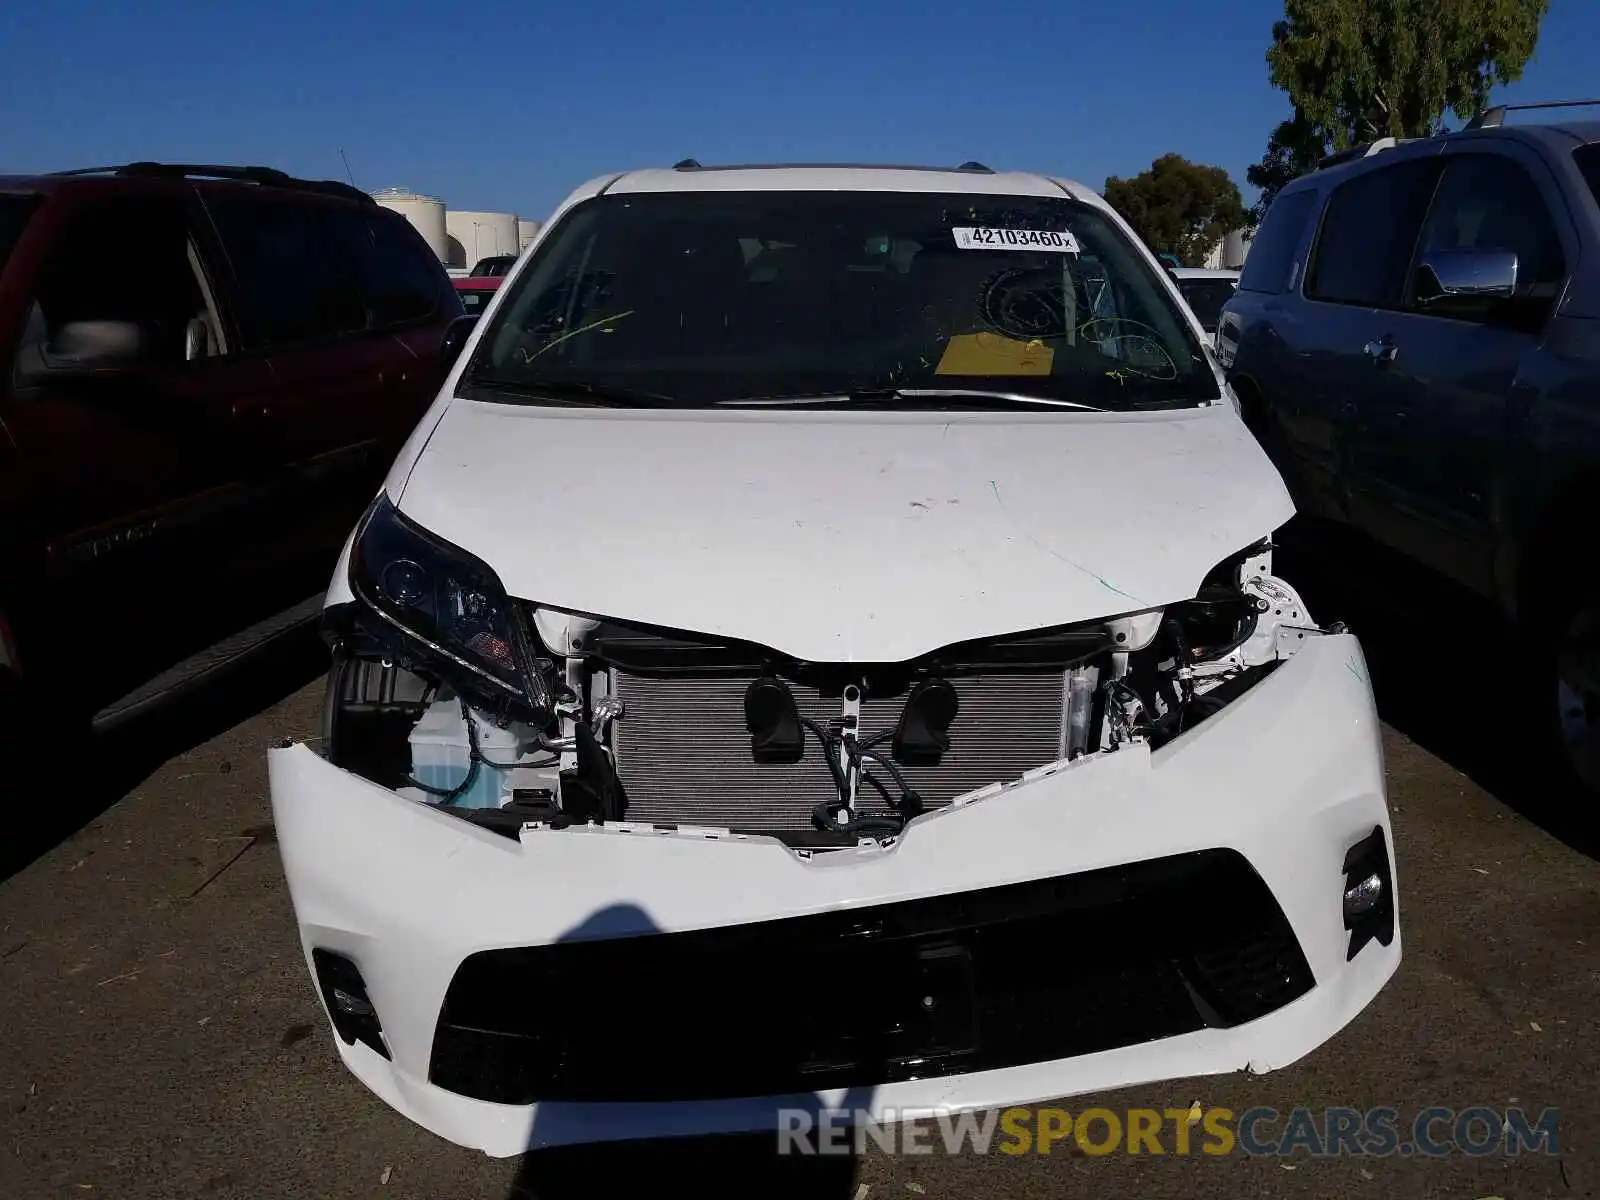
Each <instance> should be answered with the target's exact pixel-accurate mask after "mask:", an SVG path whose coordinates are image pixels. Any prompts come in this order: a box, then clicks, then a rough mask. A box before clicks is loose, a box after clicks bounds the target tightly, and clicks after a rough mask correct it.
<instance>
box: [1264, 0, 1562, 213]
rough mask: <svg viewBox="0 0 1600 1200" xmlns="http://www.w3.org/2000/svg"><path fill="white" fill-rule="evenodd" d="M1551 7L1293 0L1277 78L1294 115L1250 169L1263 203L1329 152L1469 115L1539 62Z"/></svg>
mask: <svg viewBox="0 0 1600 1200" xmlns="http://www.w3.org/2000/svg"><path fill="white" fill-rule="evenodd" d="M1549 7H1550V0H1285V2H1284V19H1283V20H1281V21H1279V22H1278V23H1277V24H1276V25H1274V26H1273V28H1272V46H1271V48H1270V49H1268V51H1267V77H1268V79H1269V80H1271V82H1272V85H1273V86H1274V87H1276V88H1278V89H1279V90H1281V91H1283V92H1286V93H1287V94H1288V96H1289V100H1290V102H1291V103H1292V104H1293V105H1294V111H1295V115H1294V117H1293V118H1291V119H1290V120H1289V121H1286V122H1284V123H1283V124H1281V125H1279V126H1278V128H1277V129H1275V130H1274V131H1273V134H1272V137H1271V138H1270V139H1269V140H1268V143H1267V152H1266V154H1265V155H1263V156H1262V159H1261V162H1260V163H1259V164H1257V166H1256V167H1254V168H1252V169H1251V172H1250V175H1249V179H1250V182H1251V183H1252V184H1253V185H1255V186H1257V187H1260V188H1261V189H1262V191H1263V201H1264V203H1260V204H1258V205H1257V206H1256V209H1255V210H1254V211H1253V213H1252V215H1253V216H1259V214H1260V213H1262V212H1264V211H1265V204H1266V203H1270V202H1271V197H1272V196H1274V195H1276V194H1277V190H1278V188H1281V187H1282V186H1283V184H1285V183H1287V182H1288V181H1289V180H1290V179H1293V178H1295V176H1297V175H1301V174H1304V173H1305V172H1306V171H1308V170H1310V169H1311V168H1313V167H1315V166H1316V160H1317V159H1318V158H1320V157H1321V156H1322V154H1325V153H1327V152H1329V151H1330V150H1344V149H1347V148H1349V147H1350V146H1354V145H1356V144H1358V143H1360V142H1366V141H1373V140H1375V139H1377V138H1381V137H1397V138H1408V137H1410V138H1414V137H1427V136H1429V135H1430V134H1434V133H1438V132H1440V131H1441V130H1442V129H1443V128H1444V116H1445V114H1446V113H1447V112H1450V113H1454V114H1455V115H1456V116H1457V117H1462V118H1468V117H1471V116H1472V115H1473V114H1475V113H1477V112H1478V111H1479V110H1481V109H1482V108H1483V107H1484V106H1485V105H1486V104H1487V103H1488V101H1489V93H1490V91H1491V89H1492V88H1494V87H1495V86H1496V85H1497V84H1501V85H1503V84H1508V83H1514V82H1516V81H1517V80H1518V79H1520V78H1521V77H1522V71H1523V68H1524V67H1526V66H1527V64H1528V60H1529V59H1530V58H1531V57H1532V56H1533V51H1534V48H1535V47H1536V46H1537V45H1538V41H1539V25H1540V22H1542V21H1543V20H1544V15H1545V13H1546V12H1547V11H1548V10H1549Z"/></svg>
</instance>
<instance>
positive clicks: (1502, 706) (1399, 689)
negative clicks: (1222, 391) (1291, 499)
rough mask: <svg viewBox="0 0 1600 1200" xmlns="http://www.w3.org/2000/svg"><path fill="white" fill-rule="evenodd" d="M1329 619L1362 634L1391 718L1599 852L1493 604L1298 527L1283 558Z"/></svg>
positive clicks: (1591, 820)
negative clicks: (1530, 730) (1549, 775)
mask: <svg viewBox="0 0 1600 1200" xmlns="http://www.w3.org/2000/svg"><path fill="white" fill-rule="evenodd" d="M1275 565H1276V567H1277V569H1278V571H1279V573H1280V574H1281V575H1282V576H1283V577H1284V578H1285V579H1288V580H1290V581H1291V582H1293V583H1294V585H1295V586H1296V587H1297V588H1299V589H1300V591H1301V594H1302V595H1303V596H1304V597H1305V600H1306V604H1307V606H1308V607H1309V608H1310V610H1311V614H1312V617H1313V618H1314V619H1315V620H1316V621H1318V622H1319V623H1321V624H1324V625H1326V624H1329V623H1330V622H1333V621H1343V622H1345V623H1346V624H1347V625H1348V626H1349V627H1350V629H1351V632H1353V633H1355V634H1356V635H1357V636H1358V637H1359V638H1360V639H1361V644H1362V649H1363V650H1364V651H1365V653H1366V656H1367V665H1368V668H1369V670H1370V672H1371V677H1372V687H1373V692H1374V693H1375V695H1376V697H1377V701H1378V714H1379V716H1381V717H1382V718H1383V720H1384V721H1385V722H1386V723H1387V724H1389V725H1391V726H1392V727H1394V728H1395V729H1397V730H1399V731H1400V732H1401V733H1403V734H1404V735H1405V736H1406V737H1408V738H1410V739H1411V740H1412V741H1414V742H1416V743H1417V744H1418V745H1419V746H1421V747H1422V748H1423V749H1425V750H1427V751H1428V752H1429V753H1431V754H1434V755H1437V756H1438V757H1439V758H1441V759H1443V760H1444V761H1445V762H1447V763H1449V764H1450V765H1451V766H1452V767H1454V768H1455V769H1456V770H1458V771H1460V772H1461V773H1462V774H1464V775H1466V776H1467V777H1468V778H1469V779H1471V780H1472V781H1473V782H1474V783H1476V784H1478V785H1479V786H1480V787H1482V788H1483V789H1484V790H1485V791H1487V792H1489V793H1490V794H1491V795H1493V796H1495V797H1496V798H1497V799H1499V800H1500V801H1501V802H1502V803H1504V804H1507V805H1509V806H1510V807H1512V808H1513V809H1515V810H1516V811H1517V812H1519V813H1520V814H1521V815H1522V816H1524V817H1526V818H1527V819H1528V820H1530V821H1533V822H1535V823H1536V824H1538V825H1539V826H1541V827H1542V828H1543V829H1544V830H1545V831H1546V832H1548V833H1550V834H1551V835H1552V836H1554V837H1556V838H1559V839H1560V840H1561V841H1563V842H1565V843H1566V844H1567V845H1568V846H1570V847H1572V848H1573V849H1574V850H1577V851H1579V852H1580V853H1583V854H1587V855H1589V856H1590V857H1592V858H1600V822H1597V821H1596V818H1595V814H1592V813H1589V812H1584V811H1581V810H1579V809H1577V808H1575V807H1574V806H1572V805H1570V804H1563V803H1561V801H1560V800H1559V798H1558V797H1557V796H1556V795H1555V793H1554V791H1553V789H1552V788H1550V787H1549V786H1548V785H1547V783H1546V782H1545V777H1544V776H1543V775H1542V773H1541V771H1540V769H1539V767H1538V765H1537V763H1536V762H1534V761H1533V757H1534V756H1533V755H1532V754H1531V752H1530V750H1529V749H1528V745H1527V738H1526V733H1525V729H1526V726H1525V725H1524V724H1523V722H1525V721H1526V720H1529V719H1531V714H1532V711H1533V710H1532V707H1531V706H1532V705H1534V704H1537V703H1541V702H1542V701H1543V699H1544V697H1542V696H1532V695H1527V694H1524V689H1523V688H1522V687H1521V685H1520V684H1519V683H1518V679H1519V674H1518V671H1517V661H1516V653H1517V651H1516V648H1515V647H1516V642H1515V640H1514V638H1513V636H1512V633H1511V631H1510V630H1509V628H1508V627H1507V626H1506V624H1505V622H1504V621H1503V620H1502V619H1501V618H1500V617H1499V616H1498V615H1497V614H1496V613H1495V612H1494V611H1492V610H1491V609H1490V608H1489V607H1488V606H1487V605H1486V604H1482V603H1480V602H1477V601H1474V600H1472V599H1470V598H1467V597H1463V596H1462V595H1459V594H1456V593H1453V592H1448V591H1445V590H1443V589H1441V588H1439V587H1438V586H1436V585H1432V584H1430V583H1428V582H1427V581H1426V580H1421V579H1417V578H1415V577H1413V576H1411V575H1408V574H1404V573H1402V571H1401V570H1400V569H1399V568H1397V567H1393V566H1392V565H1391V564H1388V563H1383V564H1374V563H1373V562H1371V561H1370V560H1367V559H1363V558H1361V557H1359V556H1358V554H1357V553H1355V552H1352V551H1351V550H1350V549H1349V548H1348V547H1343V546H1336V545H1334V544H1331V543H1329V542H1327V541H1326V540H1324V539H1323V537H1322V535H1321V534H1320V533H1318V532H1315V531H1307V530H1305V529H1297V528H1293V527H1291V530H1289V531H1286V535H1285V536H1284V538H1283V544H1282V548H1281V549H1280V551H1279V553H1278V562H1277V563H1276V564H1275Z"/></svg>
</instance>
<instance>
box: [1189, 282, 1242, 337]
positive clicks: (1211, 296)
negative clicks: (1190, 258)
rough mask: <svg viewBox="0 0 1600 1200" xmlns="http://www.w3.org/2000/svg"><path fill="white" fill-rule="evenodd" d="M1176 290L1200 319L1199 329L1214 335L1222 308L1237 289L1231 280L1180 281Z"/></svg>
mask: <svg viewBox="0 0 1600 1200" xmlns="http://www.w3.org/2000/svg"><path fill="white" fill-rule="evenodd" d="M1178 290H1179V291H1180V292H1182V293H1183V298H1184V299H1185V300H1186V301H1188V303H1189V307H1190V308H1192V309H1193V310H1194V315H1195V316H1196V317H1198V318H1199V319H1200V327H1201V328H1202V329H1204V330H1205V331H1206V332H1207V333H1215V332H1216V330H1217V322H1218V321H1220V320H1221V319H1222V306H1223V305H1224V304H1226V303H1227V302H1228V301H1229V300H1232V299H1233V297H1234V293H1235V292H1237V291H1238V290H1239V289H1238V284H1237V283H1236V282H1235V281H1234V280H1232V279H1180V280H1178Z"/></svg>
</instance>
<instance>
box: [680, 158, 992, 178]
mask: <svg viewBox="0 0 1600 1200" xmlns="http://www.w3.org/2000/svg"><path fill="white" fill-rule="evenodd" d="M792 167H823V168H833V169H835V170H865V171H950V170H955V171H965V172H968V173H971V174H977V175H993V174H994V170H993V168H991V167H986V166H984V165H983V164H982V163H981V162H964V163H962V164H961V165H960V166H959V167H928V166H908V165H905V164H896V163H728V164H725V165H722V166H715V167H708V166H706V165H705V164H704V163H702V162H700V161H699V160H697V159H693V158H686V159H683V160H682V161H681V162H675V163H673V164H672V169H673V170H674V171H763V170H764V171H782V170H788V169H790V168H792Z"/></svg>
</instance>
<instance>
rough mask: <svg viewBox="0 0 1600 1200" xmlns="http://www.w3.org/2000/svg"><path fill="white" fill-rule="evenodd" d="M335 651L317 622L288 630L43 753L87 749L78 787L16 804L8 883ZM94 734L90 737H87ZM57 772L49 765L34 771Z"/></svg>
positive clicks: (0, 849)
mask: <svg viewBox="0 0 1600 1200" xmlns="http://www.w3.org/2000/svg"><path fill="white" fill-rule="evenodd" d="M327 667H328V651H327V647H326V645H325V644H324V643H323V642H322V640H321V637H320V636H319V634H318V632H317V629H316V627H315V626H313V625H307V626H303V627H301V628H299V629H296V630H294V631H293V632H290V633H287V634H284V635H281V636H280V637H277V638H275V639H273V640H272V641H271V642H270V643H267V644H265V645H264V646H263V647H262V648H261V649H260V650H259V651H257V652H255V653H252V654H251V655H250V656H249V657H248V658H247V659H245V660H244V661H242V662H240V663H239V664H238V665H237V666H235V667H233V668H230V669H229V670H228V671H227V672H226V673H225V674H222V675H219V676H218V677H217V678H216V679H214V680H211V681H209V682H207V683H206V684H205V685H203V686H201V687H198V688H196V689H195V690H194V691H192V692H190V693H188V694H186V695H184V696H182V697H181V698H180V699H177V700H175V701H173V702H171V703H170V704H167V705H164V706H163V707H161V708H159V709H156V710H154V711H152V712H151V713H149V714H148V715H146V716H143V717H140V718H139V719H137V720H135V721H131V722H129V723H128V724H127V725H126V726H123V727H120V728H118V729H116V730H115V731H113V732H110V733H106V734H103V735H101V736H98V737H96V738H94V742H93V746H92V748H91V749H89V751H88V753H87V754H84V747H83V746H82V745H81V744H80V745H76V746H73V747H70V748H66V749H62V750H60V751H56V752H51V751H50V750H49V749H48V748H45V747H41V749H40V753H41V757H43V758H60V757H61V756H63V755H67V754H71V755H80V754H81V755H84V758H85V759H86V760H87V763H88V765H87V767H86V768H83V769H79V768H74V769H71V770H70V771H69V772H68V774H69V775H70V776H71V778H72V780H73V782H72V786H71V787H70V788H53V789H52V794H51V796H50V798H49V802H48V803H43V802H41V803H37V804H26V805H24V806H21V807H25V808H26V809H27V813H26V815H25V816H24V815H20V810H13V812H12V813H11V814H10V815H9V816H8V817H7V825H8V826H9V827H8V828H7V829H6V831H5V835H4V836H3V837H0V882H4V881H5V880H7V879H9V878H11V876H13V875H15V874H16V873H17V872H19V871H21V870H22V869H23V868H25V867H27V866H28V865H29V864H30V863H32V862H33V861H34V860H35V859H37V858H39V857H40V856H41V855H43V854H45V853H47V852H49V851H50V850H51V849H53V848H54V847H55V846H57V845H58V844H60V843H61V842H63V841H65V840H66V839H67V838H69V837H71V836H72V835H73V834H74V833H76V832H77V831H78V830H80V829H82V828H83V827H84V826H85V825H87V824H88V823H89V822H90V821H92V820H94V818H95V817H97V816H99V815H100V814H101V813H103V812H104V811H105V810H106V809H108V808H110V807H111V806H112V805H113V804H115V803H116V802H117V801H118V800H120V799H122V797H123V796H125V795H127V794H128V793H129V792H130V791H132V790H133V789H134V788H136V787H138V786H139V784H140V783H142V782H144V780H145V779H146V778H148V777H149V776H150V774H151V773H152V772H154V771H155V770H156V769H157V768H158V767H160V766H161V765H162V764H163V763H165V762H166V761H167V760H168V759H171V758H173V757H175V756H177V755H179V754H182V753H184V752H185V751H187V750H191V749H193V748H194V747H196V746H198V745H200V744H201V743H203V742H206V741H209V740H210V739H211V738H213V737H216V736H217V735H218V734H220V733H224V732H226V731H227V730H229V729H231V728H233V727H234V726H235V725H237V724H239V723H240V722H241V721H245V720H248V719H249V718H250V717H252V716H254V715H255V714H256V713H259V712H261V711H262V710H263V709H265V708H269V707H271V706H272V705H274V704H276V703H278V702H279V701H280V700H282V699H284V698H285V697H287V696H289V695H292V694H293V693H294V692H296V691H298V690H299V689H301V688H302V687H304V686H305V685H306V684H308V683H310V682H312V681H313V680H314V679H316V678H317V677H318V675H320V674H322V673H323V672H325V671H326V670H327ZM85 736H87V735H85ZM54 773H55V772H52V771H49V770H46V769H44V768H43V767H41V769H40V770H39V771H38V772H37V773H33V777H34V778H36V779H40V780H43V779H45V778H48V777H50V775H52V774H54Z"/></svg>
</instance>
